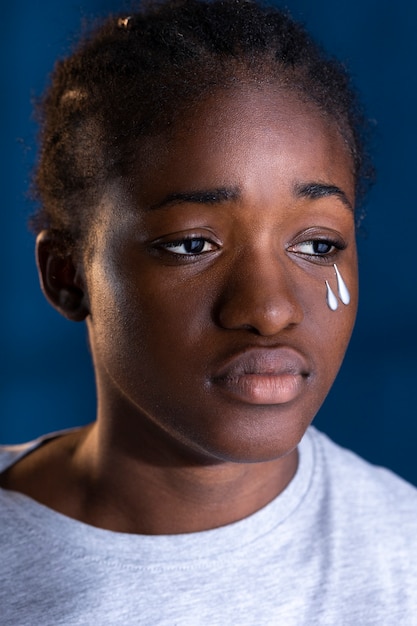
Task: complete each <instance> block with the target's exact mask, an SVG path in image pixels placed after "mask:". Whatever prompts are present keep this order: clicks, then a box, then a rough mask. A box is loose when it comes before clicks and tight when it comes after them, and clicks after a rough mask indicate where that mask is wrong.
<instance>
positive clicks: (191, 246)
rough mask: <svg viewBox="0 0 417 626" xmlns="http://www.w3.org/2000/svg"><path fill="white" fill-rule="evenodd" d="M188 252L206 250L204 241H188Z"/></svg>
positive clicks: (186, 243) (186, 247)
mask: <svg viewBox="0 0 417 626" xmlns="http://www.w3.org/2000/svg"><path fill="white" fill-rule="evenodd" d="M184 246H185V249H186V251H187V252H193V253H197V252H202V250H203V248H204V239H188V240H187V241H185V243H184Z"/></svg>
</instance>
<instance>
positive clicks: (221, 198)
mask: <svg viewBox="0 0 417 626" xmlns="http://www.w3.org/2000/svg"><path fill="white" fill-rule="evenodd" d="M240 195H241V194H240V191H239V189H238V188H237V187H218V188H216V189H202V190H195V191H184V192H179V193H171V194H169V195H167V196H165V198H163V199H162V200H160V201H159V202H157V203H155V204H152V205H151V206H150V207H148V208H149V210H150V211H155V210H157V209H165V208H167V207H169V206H172V205H174V204H181V203H184V202H185V203H190V204H221V203H222V202H227V201H229V200H237V199H238V198H239V197H240Z"/></svg>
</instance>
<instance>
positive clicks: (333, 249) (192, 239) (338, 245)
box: [155, 235, 346, 263]
mask: <svg viewBox="0 0 417 626" xmlns="http://www.w3.org/2000/svg"><path fill="white" fill-rule="evenodd" d="M197 243H200V246H197V250H196V251H192V250H189V251H187V250H186V251H185V252H184V253H181V252H174V251H173V250H172V249H173V248H179V247H181V246H187V244H189V245H192V244H197ZM207 244H208V245H209V246H210V249H209V250H204V248H205V247H206V245H207ZM315 244H316V245H320V244H322V245H323V244H324V245H326V246H328V247H329V248H330V249H329V250H328V251H327V252H314V251H313V252H312V253H308V252H303V251H301V250H297V248H300V247H301V246H314V245H315ZM155 247H156V249H159V250H162V251H164V252H166V253H167V254H169V255H170V256H171V257H173V258H176V259H178V260H180V261H183V262H185V261H186V259H188V260H191V259H196V258H197V257H200V256H203V255H205V254H207V253H209V252H212V251H214V250H216V249H217V248H218V246H217V244H216V243H214V242H213V241H211V240H210V239H207V237H199V236H194V235H190V236H187V237H181V238H180V239H175V240H174V241H167V242H160V243H158V244H157V246H155ZM345 248H346V245H345V243H344V242H342V241H340V240H336V239H330V238H323V239H320V238H312V239H307V240H304V241H300V242H298V243H295V244H292V245H291V246H289V247H288V249H287V250H288V251H289V252H291V253H293V254H296V255H298V256H300V257H302V258H304V259H306V260H310V261H312V262H315V263H331V262H333V261H334V256H336V255H337V253H338V252H339V251H341V250H344V249H345Z"/></svg>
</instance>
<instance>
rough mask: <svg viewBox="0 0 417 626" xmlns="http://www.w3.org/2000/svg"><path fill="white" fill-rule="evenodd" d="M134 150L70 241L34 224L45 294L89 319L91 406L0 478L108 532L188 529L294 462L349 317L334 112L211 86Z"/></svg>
mask: <svg viewBox="0 0 417 626" xmlns="http://www.w3.org/2000/svg"><path fill="white" fill-rule="evenodd" d="M142 154H143V153H142ZM146 154H147V157H146V159H145V158H138V163H137V165H136V167H135V174H134V176H133V178H132V180H131V181H130V183H131V184H130V185H129V193H127V192H126V186H125V185H124V184H122V182H117V181H116V182H114V183H112V185H111V186H109V188H108V189H106V190H105V193H104V194H103V198H102V202H101V205H100V207H99V208H98V209H97V210H96V211H95V214H94V218H93V220H92V223H91V226H90V236H89V238H88V244H87V245H85V246H84V248H83V250H81V251H80V252H79V254H78V256H77V257H74V258H68V257H67V258H66V259H63V260H62V259H61V260H59V259H57V258H56V257H55V256H54V255H53V254H52V253H51V247H50V245H49V238H48V237H49V236H48V233H43V234H42V235H41V236H40V238H39V242H38V249H39V266H40V271H41V276H42V281H43V287H44V291H45V293H46V295H47V297H48V298H49V299H50V300H51V302H52V303H53V304H54V306H56V307H57V308H58V309H59V310H60V311H61V312H62V313H63V314H64V315H67V317H69V318H70V319H76V320H77V319H82V318H83V317H86V319H87V324H88V331H89V338H90V343H91V349H92V353H93V358H94V364H95V371H96V378H97V389H98V421H97V422H96V424H95V425H93V426H91V427H89V428H87V429H83V430H82V431H80V432H79V433H76V434H73V435H71V436H69V437H62V438H60V439H58V440H55V441H53V442H51V443H49V444H48V445H45V446H44V447H43V448H41V449H40V450H39V451H38V452H35V453H33V454H31V455H29V456H28V457H27V458H26V459H24V460H23V461H21V462H20V463H18V464H17V465H16V466H15V467H14V468H13V469H12V470H10V472H9V473H8V475H7V476H6V478H3V485H5V486H7V487H9V488H17V489H18V490H20V491H23V492H25V493H27V494H28V495H31V496H32V497H35V498H36V499H38V500H40V501H41V502H43V503H44V504H47V505H48V506H51V507H52V508H55V509H57V510H59V511H61V512H63V513H65V514H67V515H70V516H72V517H74V518H76V519H80V520H82V521H85V522H87V523H90V524H93V525H96V526H101V527H103V528H109V529H112V530H119V531H125V532H141V533H151V534H152V533H178V532H191V531H197V530H202V529H206V528H213V527H215V526H220V525H223V524H226V523H230V522H232V521H235V520H237V519H241V518H242V517H245V516H247V515H249V514H250V513H252V512H254V511H256V510H257V509H259V508H260V507H261V506H263V505H265V504H266V503H267V502H269V501H270V500H271V499H272V498H274V497H275V496H276V495H277V494H279V493H280V492H281V491H282V490H283V489H284V488H285V487H286V485H287V484H288V482H289V481H290V480H291V478H292V477H293V476H294V473H295V471H296V467H297V444H298V443H299V441H300V439H301V438H302V436H303V434H304V432H305V430H306V428H307V426H308V425H309V424H310V422H311V420H312V419H313V417H314V415H315V414H316V412H317V410H318V409H319V407H320V405H321V404H322V402H323V400H324V398H325V396H326V394H327V392H328V390H329V388H330V386H331V384H332V382H333V380H334V378H335V376H336V374H337V371H338V369H339V367H340V364H341V361H342V359H343V356H344V353H345V350H346V347H347V344H348V341H349V338H350V335H351V331H352V328H353V324H354V320H355V315H356V308H357V259H356V246H355V228H354V216H353V210H352V207H353V205H354V179H353V175H352V163H351V158H350V156H349V154H348V152H347V149H346V147H345V144H344V142H343V140H342V138H341V136H340V134H339V133H338V131H337V128H336V126H335V124H334V123H333V122H332V121H331V120H329V119H325V118H324V117H323V116H322V115H321V114H320V113H319V112H318V111H317V109H315V107H314V106H313V105H311V104H308V103H303V102H300V100H298V99H297V98H296V97H295V96H294V95H291V94H288V93H283V92H280V91H278V90H274V89H273V87H263V88H262V89H259V88H257V89H255V88H251V87H246V88H243V87H242V88H241V89H239V91H233V92H230V91H229V92H220V93H217V94H216V95H215V96H212V97H211V98H210V99H209V100H205V101H204V102H202V103H201V105H200V106H199V108H198V109H197V110H196V111H195V112H193V114H192V115H191V116H189V117H188V118H187V119H185V120H183V123H182V124H181V127H178V128H176V129H174V131H173V132H172V133H171V135H170V137H169V138H167V137H157V138H152V139H150V140H149V143H148V145H147V150H146ZM139 157H140V155H139ZM184 239H186V241H185V242H184ZM190 239H191V240H193V241H194V243H192V242H190ZM313 242H316V243H313ZM317 242H319V243H317ZM320 242H321V243H320ZM326 242H327V243H326ZM320 245H321V248H320ZM192 246H195V250H196V253H194V254H188V253H187V251H188V252H189V251H190V249H191V247H192ZM318 250H319V251H320V253H321V254H318V253H317V251H318ZM334 263H337V266H338V268H339V270H340V272H341V274H342V275H343V278H344V280H345V282H346V284H347V285H348V288H349V291H350V294H351V303H350V304H349V305H348V306H345V305H343V304H342V303H340V302H339V307H338V309H337V311H335V312H333V311H330V309H329V308H328V306H327V305H326V298H325V296H326V289H325V280H328V281H329V283H330V285H331V286H332V288H333V291H334V292H335V293H337V286H336V278H335V271H334V268H333V264H334ZM51 469H53V472H51ZM46 477H48V486H47V488H46V487H45V482H46ZM63 494H64V495H63Z"/></svg>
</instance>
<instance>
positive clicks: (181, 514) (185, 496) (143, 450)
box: [73, 421, 298, 534]
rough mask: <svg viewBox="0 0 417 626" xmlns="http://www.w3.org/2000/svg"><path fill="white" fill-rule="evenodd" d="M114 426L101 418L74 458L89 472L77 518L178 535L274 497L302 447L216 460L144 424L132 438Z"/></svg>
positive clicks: (292, 471) (218, 523)
mask: <svg viewBox="0 0 417 626" xmlns="http://www.w3.org/2000/svg"><path fill="white" fill-rule="evenodd" d="M151 430H152V429H151ZM110 431H111V429H109V428H103V427H102V426H101V423H100V421H99V422H98V423H97V424H96V425H94V426H93V427H92V428H91V429H90V431H89V432H88V435H87V436H86V437H85V438H83V439H82V440H80V445H79V447H78V449H77V451H76V454H75V455H74V457H73V462H74V463H76V464H77V466H78V467H79V468H81V474H83V475H84V477H83V479H82V480H81V481H80V482H79V484H81V485H82V486H83V491H84V493H83V497H82V498H81V499H80V509H79V511H78V513H77V515H76V517H77V518H79V519H81V520H82V521H84V522H87V523H89V524H92V525H94V526H99V527H102V528H107V529H109V530H115V531H119V532H130V533H139V534H177V533H189V532H197V531H202V530H207V529H210V528H216V527H219V526H223V525H226V524H230V523H232V522H235V521H238V520H240V519H243V518H245V517H247V516H248V515H251V514H252V513H254V512H255V511H257V510H259V509H260V508H262V507H263V506H265V505H266V504H267V503H268V502H270V501H271V500H273V499H274V498H275V497H276V496H277V495H278V494H279V493H281V492H282V491H283V490H284V489H285V487H286V486H287V485H288V483H289V482H290V481H291V479H292V478H293V476H294V474H295V472H296V469H297V463H298V453H297V450H293V451H292V452H291V453H290V454H288V455H287V456H285V457H283V458H280V459H276V460H272V461H266V462H262V463H232V462H220V461H218V460H211V462H210V461H209V460H208V459H207V458H205V459H204V460H203V459H202V458H196V456H193V458H190V455H186V454H185V453H184V451H183V450H181V449H179V448H175V446H172V443H171V446H170V447H169V446H168V445H165V444H166V442H165V441H164V440H163V438H162V440H161V436H160V434H159V439H158V441H156V440H155V439H154V438H153V437H151V436H150V433H149V432H146V429H145V430H143V429H142V431H141V433H140V438H139V439H138V438H135V437H134V436H132V433H131V432H130V433H129V435H130V436H129V438H128V439H126V440H125V439H124V438H123V437H120V436H115V434H114V433H111V432H110ZM132 440H133V441H134V442H135V445H134V446H132V445H131V442H132ZM138 441H139V443H138Z"/></svg>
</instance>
